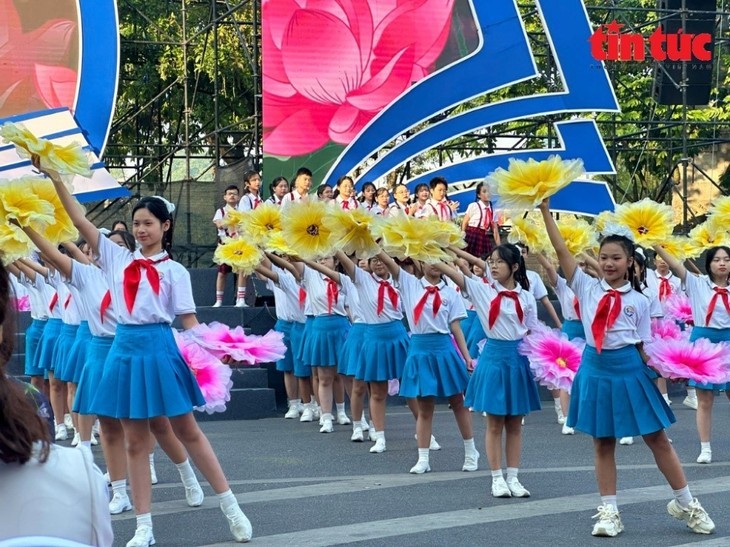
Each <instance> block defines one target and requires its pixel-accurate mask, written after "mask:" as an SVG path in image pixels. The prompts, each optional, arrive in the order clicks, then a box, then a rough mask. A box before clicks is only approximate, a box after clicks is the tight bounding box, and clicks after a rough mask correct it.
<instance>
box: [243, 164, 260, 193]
mask: <svg viewBox="0 0 730 547" xmlns="http://www.w3.org/2000/svg"><path fill="white" fill-rule="evenodd" d="M254 177H260V175H259V172H258V171H254V170H253V169H252V170H250V171H246V172H245V173H244V174H243V193H244V195H245V194H248V193H250V190H249V189H248V183H249V182H250V181H251V179H252V178H254Z"/></svg>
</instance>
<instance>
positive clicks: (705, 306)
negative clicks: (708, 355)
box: [684, 272, 730, 391]
mask: <svg viewBox="0 0 730 547" xmlns="http://www.w3.org/2000/svg"><path fill="white" fill-rule="evenodd" d="M684 287H685V291H686V293H687V297H688V298H689V302H690V306H691V307H692V317H693V318H694V327H692V332H691V334H690V337H689V339H690V341H691V342H694V341H695V340H699V339H700V338H706V339H707V340H709V341H710V342H713V343H718V342H730V303H729V302H730V296H728V287H720V286H718V285H716V284H715V283H714V282H713V281H711V280H710V277H709V276H707V275H695V274H693V273H690V272H687V275H686V276H685V278H684ZM688 385H689V386H691V387H696V388H697V389H706V390H714V391H718V390H719V391H722V390H727V389H730V382H728V383H724V384H700V383H697V382H695V381H694V380H690V381H689V382H688Z"/></svg>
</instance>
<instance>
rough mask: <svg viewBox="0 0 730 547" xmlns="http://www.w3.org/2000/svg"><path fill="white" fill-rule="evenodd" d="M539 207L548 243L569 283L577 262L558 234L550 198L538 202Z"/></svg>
mask: <svg viewBox="0 0 730 547" xmlns="http://www.w3.org/2000/svg"><path fill="white" fill-rule="evenodd" d="M539 209H540V212H541V213H542V220H543V221H544V222H545V229H546V230H547V234H548V237H549V238H550V243H552V245H553V249H555V252H556V253H557V255H558V262H559V263H560V267H561V268H562V269H563V273H564V274H565V279H566V280H567V281H568V283H570V282H571V281H572V280H573V275H575V270H576V268H577V267H578V263H577V262H576V261H575V257H573V255H572V254H570V251H568V246H567V245H566V244H565V240H564V239H563V236H561V235H560V230H558V225H557V224H555V219H554V218H553V216H552V215H551V214H550V198H546V199H544V200H543V201H542V203H540V205H539Z"/></svg>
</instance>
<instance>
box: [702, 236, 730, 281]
mask: <svg viewBox="0 0 730 547" xmlns="http://www.w3.org/2000/svg"><path fill="white" fill-rule="evenodd" d="M717 251H725V252H726V253H727V256H730V247H728V246H727V245H717V246H716V247H710V249H708V251H707V254H706V255H705V271H706V272H707V276H708V277H709V278H710V281H712V282H713V283H717V281H715V277H714V276H713V275H712V270H711V269H710V266H711V265H712V261H713V259H714V258H715V255H716V254H717ZM728 280H730V275H729V276H728Z"/></svg>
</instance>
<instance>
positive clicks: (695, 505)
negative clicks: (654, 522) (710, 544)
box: [667, 498, 715, 534]
mask: <svg viewBox="0 0 730 547" xmlns="http://www.w3.org/2000/svg"><path fill="white" fill-rule="evenodd" d="M667 511H668V512H669V514H670V515H672V516H673V517H674V518H675V519H678V520H683V521H685V522H686V523H687V528H689V529H690V530H692V531H693V532H694V533H695V534H711V533H712V531H713V530H714V529H715V523H714V522H712V519H711V518H710V515H708V514H707V511H705V510H704V509H703V507H702V506H701V505H700V502H699V501H697V498H695V499H693V500H692V501H691V502H690V503H689V506H688V507H687V508H686V509H685V508H684V507H682V506H681V505H679V503H677V500H672V501H670V502H669V503H668V504H667Z"/></svg>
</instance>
